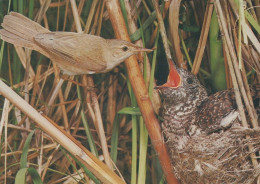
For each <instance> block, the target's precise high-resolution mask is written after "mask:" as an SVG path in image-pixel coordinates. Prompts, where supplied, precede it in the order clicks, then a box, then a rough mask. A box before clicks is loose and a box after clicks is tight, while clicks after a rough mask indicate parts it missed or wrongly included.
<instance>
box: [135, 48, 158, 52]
mask: <svg viewBox="0 0 260 184" xmlns="http://www.w3.org/2000/svg"><path fill="white" fill-rule="evenodd" d="M153 50H154V48H152V49H146V48H142V47H136V48H135V49H134V50H133V51H134V52H152V51H153Z"/></svg>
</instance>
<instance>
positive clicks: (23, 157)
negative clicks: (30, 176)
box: [20, 130, 35, 168]
mask: <svg viewBox="0 0 260 184" xmlns="http://www.w3.org/2000/svg"><path fill="white" fill-rule="evenodd" d="M34 132H35V130H33V131H32V132H31V133H29V135H28V137H27V138H26V141H25V143H24V147H23V152H22V155H21V162H20V167H21V168H26V167H27V166H26V165H27V156H28V150H29V146H30V143H31V140H32V136H33V134H34Z"/></svg>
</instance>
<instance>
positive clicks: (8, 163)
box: [0, 0, 260, 184]
mask: <svg viewBox="0 0 260 184" xmlns="http://www.w3.org/2000/svg"><path fill="white" fill-rule="evenodd" d="M241 2H242V1H239V0H228V1H224V0H220V2H219V1H217V0H216V1H214V4H213V1H210V0H205V1H204V0H201V1H193V0H191V1H188V0H183V1H181V0H172V1H156V0H153V1H149V0H146V1H145V0H143V1H141V0H130V1H128V0H125V1H120V4H119V2H118V1H116V0H100V1H98V0H88V1H85V0H77V1H76V0H55V1H51V0H45V1H44V0H40V1H34V0H18V1H17V0H13V1H12V2H11V4H10V5H11V7H10V9H9V1H8V0H4V1H0V21H1V22H2V20H3V16H4V15H6V14H7V13H8V10H12V11H16V12H19V13H22V14H24V15H25V16H27V17H29V18H31V19H34V20H35V21H37V22H40V23H41V25H43V26H44V27H46V28H48V29H50V30H51V31H72V32H82V31H84V32H85V33H89V34H95V35H101V36H102V37H104V38H119V39H124V40H128V39H129V37H128V35H130V39H131V40H132V41H133V42H136V43H137V44H138V45H141V46H144V47H146V48H155V50H154V53H153V54H150V55H148V56H146V55H143V56H141V55H139V56H138V57H131V58H129V59H128V60H127V61H126V62H125V64H122V65H120V66H119V67H117V68H116V69H114V70H113V71H112V72H109V73H104V74H98V75H93V76H75V77H69V78H66V79H64V78H61V76H60V74H59V69H58V68H57V67H56V66H55V65H54V64H53V63H52V62H51V61H50V60H49V59H48V58H45V57H44V56H42V55H41V54H39V53H36V52H31V51H28V50H25V49H24V48H21V47H17V46H13V45H10V44H7V43H3V42H2V41H1V53H0V61H1V81H0V93H1V113H2V116H1V123H0V135H1V136H0V138H1V141H0V142H1V160H0V162H1V164H0V169H1V170H0V172H1V175H0V183H14V182H15V181H16V182H17V183H26V182H36V183H41V182H43V183H100V181H101V182H102V183H125V182H126V183H132V184H135V183H139V184H142V183H153V184H157V183H160V182H161V183H163V182H165V181H164V180H167V182H168V183H172V184H176V183H177V181H176V179H175V177H174V176H173V173H172V170H171V165H170V161H169V156H168V154H167V150H166V147H165V145H164V143H163V139H162V137H161V133H160V126H159V123H158V122H159V120H158V119H159V118H158V119H157V117H158V116H157V115H156V114H155V113H154V110H153V106H154V109H155V111H156V112H158V109H159V107H160V99H159V96H158V94H157V92H156V91H154V90H153V88H154V85H155V82H154V78H156V79H157V80H158V81H157V82H158V83H163V80H164V81H165V80H166V78H167V62H166V61H167V60H168V59H171V55H174V59H173V60H174V61H175V62H176V63H177V64H178V65H179V66H181V67H183V68H187V69H189V70H191V71H192V72H193V73H195V74H198V76H199V78H200V80H201V82H202V83H203V84H204V85H206V86H207V87H208V89H210V90H211V91H217V90H222V89H225V88H226V87H228V88H230V87H237V88H238V87H239V89H240V91H244V93H243V94H242V99H243V101H244V103H245V104H246V106H245V108H246V109H247V110H249V111H250V112H252V113H254V112H255V111H254V109H253V107H252V100H251V95H249V87H248V83H249V84H258V83H259V80H260V78H259V72H260V65H259V60H260V59H259V56H260V44H259V32H260V28H259V23H258V18H259V16H260V8H256V7H259V1H258V0H247V1H244V4H241ZM239 3H240V4H239ZM159 5H160V6H159ZM214 6H215V7H218V10H217V12H216V11H215V8H214ZM220 9H221V10H222V11H219V10H220ZM160 10H161V13H160ZM121 12H122V13H121ZM125 23H126V25H125ZM219 27H220V29H219ZM159 30H160V33H159ZM166 32H167V34H166ZM166 35H168V36H166ZM222 41H223V42H222ZM223 43H224V44H223ZM168 44H169V45H168ZM137 58H138V59H139V60H140V62H137ZM156 58H157V59H156ZM156 60H157V61H156ZM156 62H157V64H156ZM230 63H233V64H231V65H235V64H234V63H236V64H237V67H236V66H235V67H234V68H235V69H233V70H232V69H231V70H229V69H230V66H231V65H230ZM138 64H139V65H138ZM155 66H156V67H155ZM139 67H140V68H141V70H142V73H141V72H140V69H139ZM238 67H242V70H239V68H238ZM238 73H239V75H240V78H237V76H238ZM236 78H237V80H236ZM73 81H74V82H73ZM75 81H76V82H75ZM4 82H5V83H6V84H5V83H4ZM241 86H243V87H241ZM238 96H240V99H241V94H240V93H239V94H238ZM149 97H151V98H149ZM150 99H152V102H151V100H150ZM241 103H242V102H241ZM152 104H153V106H152ZM247 104H248V105H247ZM141 114H142V115H141ZM249 117H250V118H249V119H248V120H245V121H244V123H245V126H251V127H256V126H258V122H257V119H255V118H254V117H255V116H254V115H252V116H251V115H250V114H249ZM148 134H149V136H148ZM152 145H153V146H152ZM258 146H259V144H258ZM241 149H244V148H243V147H241ZM256 156H259V155H258V154H257V155H256ZM254 159H255V162H258V160H257V159H256V158H254ZM161 165H162V166H163V167H161ZM27 173H28V174H27ZM163 173H164V174H165V173H166V176H165V177H164V176H163ZM29 176H30V177H29Z"/></svg>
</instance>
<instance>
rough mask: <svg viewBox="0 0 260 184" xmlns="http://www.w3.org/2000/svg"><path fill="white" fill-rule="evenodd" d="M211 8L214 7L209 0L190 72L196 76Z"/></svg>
mask: <svg viewBox="0 0 260 184" xmlns="http://www.w3.org/2000/svg"><path fill="white" fill-rule="evenodd" d="M213 7H214V6H213V4H212V0H209V1H208V4H207V8H206V11H205V16H204V20H203V25H202V30H201V34H200V39H199V44H198V48H197V51H196V55H195V58H194V63H193V67H192V70H191V72H192V73H193V74H194V75H197V74H198V72H199V69H200V64H201V61H202V57H203V53H204V50H205V46H206V42H207V38H208V33H209V27H210V21H211V16H212V11H213Z"/></svg>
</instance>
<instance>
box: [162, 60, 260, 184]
mask: <svg viewBox="0 0 260 184" xmlns="http://www.w3.org/2000/svg"><path fill="white" fill-rule="evenodd" d="M157 89H158V90H159V91H160V93H161V97H162V99H163V105H162V110H163V113H162V117H163V119H164V120H163V123H162V131H163V134H164V137H165V142H166V144H167V146H168V148H169V151H170V155H171V159H172V167H173V170H174V172H175V175H176V177H177V178H178V180H179V182H180V184H191V183H192V184H209V183H212V184H213V183H214V184H231V183H232V184H242V183H243V184H251V183H255V181H256V180H257V178H258V177H259V176H260V164H259V163H257V158H259V155H258V154H259V150H260V131H259V128H258V129H257V128H255V129H253V128H245V127H242V126H241V122H240V119H239V113H238V109H237V105H236V101H235V97H234V89H231V90H225V91H220V92H217V93H215V94H212V95H210V96H208V94H207V92H206V90H205V88H204V87H203V86H202V85H201V84H200V82H199V80H198V79H197V77H196V76H195V75H193V74H192V73H190V72H188V71H186V70H184V69H181V68H175V67H174V66H173V63H170V72H169V76H168V81H167V82H166V83H165V84H164V85H161V86H158V87H157ZM256 100H257V99H256ZM257 106H259V104H258V105H257ZM253 153H256V155H255V156H254V155H253ZM250 155H251V156H250ZM252 157H253V159H254V160H255V162H252Z"/></svg>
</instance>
